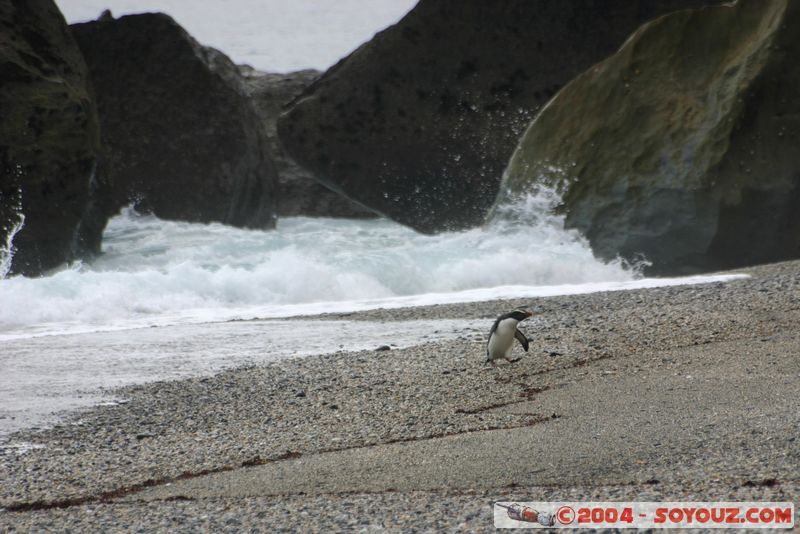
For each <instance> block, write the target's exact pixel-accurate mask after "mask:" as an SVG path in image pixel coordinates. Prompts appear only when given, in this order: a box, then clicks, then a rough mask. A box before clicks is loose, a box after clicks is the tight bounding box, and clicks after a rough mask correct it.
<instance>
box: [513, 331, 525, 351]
mask: <svg viewBox="0 0 800 534" xmlns="http://www.w3.org/2000/svg"><path fill="white" fill-rule="evenodd" d="M514 337H515V338H517V341H519V342H520V345H522V348H523V349H525V352H528V338H527V337H526V336H525V334H523V333H522V332H521V331H520V330H515V331H514Z"/></svg>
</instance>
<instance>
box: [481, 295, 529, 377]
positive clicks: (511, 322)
mask: <svg viewBox="0 0 800 534" xmlns="http://www.w3.org/2000/svg"><path fill="white" fill-rule="evenodd" d="M531 315H533V312H532V311H530V310H529V309H527V308H517V309H516V310H514V311H512V312H509V313H504V314H503V315H501V316H500V317H498V318H497V320H495V322H494V324H493V325H492V329H491V330H489V341H488V342H487V343H486V363H491V364H492V367H494V366H495V365H496V364H495V360H505V361H507V362H509V363H512V362H514V361H516V360H511V358H510V356H511V351H512V349H513V348H514V339H515V338H516V339H517V341H519V342H520V344H521V345H522V348H523V349H525V352H528V338H527V337H526V336H525V334H523V333H522V332H520V331H519V330H517V324H519V322H520V321H524V320H525V319H527V318H528V317H530V316H531Z"/></svg>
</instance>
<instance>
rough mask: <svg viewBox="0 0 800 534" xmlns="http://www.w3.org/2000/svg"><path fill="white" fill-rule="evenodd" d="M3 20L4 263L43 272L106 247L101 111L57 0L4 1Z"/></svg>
mask: <svg viewBox="0 0 800 534" xmlns="http://www.w3.org/2000/svg"><path fill="white" fill-rule="evenodd" d="M0 28H2V31H0V263H2V264H3V265H0V269H2V270H3V271H9V270H10V272H11V273H20V274H25V275H38V274H41V273H42V271H44V270H47V269H50V268H53V267H56V266H58V265H60V264H62V263H64V262H67V261H71V260H73V259H75V258H79V257H84V256H87V255H91V254H92V253H95V252H98V251H99V248H100V239H101V235H102V231H103V228H104V226H105V222H106V219H105V217H103V214H102V210H94V209H93V210H90V209H89V206H90V204H91V202H92V200H91V198H90V197H91V195H92V193H93V192H96V191H99V190H100V189H101V187H102V186H103V184H104V182H103V180H102V179H101V176H100V174H99V172H98V153H99V146H100V144H99V136H98V126H97V110H96V107H95V104H94V101H93V100H92V96H91V89H90V85H89V83H88V75H87V72H86V64H85V63H84V61H83V58H82V57H81V54H80V51H79V50H78V47H77V46H76V44H75V41H74V40H73V39H72V36H71V35H70V33H69V29H68V27H67V24H66V22H65V21H64V17H63V16H62V15H61V13H60V12H59V11H58V8H56V6H55V4H54V3H53V2H52V0H25V1H11V0H3V1H0ZM23 219H24V225H22V227H21V228H20V223H21V221H22V220H23ZM14 232H16V234H15V235H13V243H12V245H13V248H14V249H15V251H14V254H13V262H12V263H11V265H10V269H9V265H8V256H9V254H8V253H9V251H8V250H6V249H7V244H8V241H9V240H10V237H11V235H12V234H14ZM2 274H7V273H0V275H2Z"/></svg>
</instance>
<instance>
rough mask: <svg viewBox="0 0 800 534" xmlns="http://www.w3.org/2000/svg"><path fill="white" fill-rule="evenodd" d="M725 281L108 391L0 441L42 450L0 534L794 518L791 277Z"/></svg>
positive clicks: (14, 479)
mask: <svg viewBox="0 0 800 534" xmlns="http://www.w3.org/2000/svg"><path fill="white" fill-rule="evenodd" d="M737 272H741V273H747V274H749V275H750V277H749V278H745V279H741V280H736V281H732V282H726V283H713V284H706V285H696V286H677V287H667V288H657V289H645V290H632V291H621V292H610V293H595V294H588V295H577V296H563V297H550V298H543V299H537V300H536V301H535V302H533V303H531V302H529V301H493V302H483V303H472V304H461V305H446V306H444V305H443V306H430V307H422V308H408V309H400V310H378V311H371V312H363V313H355V314H348V315H347V318H348V319H351V320H359V319H364V320H373V321H375V320H377V321H381V322H390V321H398V320H407V319H423V320H424V319H434V318H450V319H465V320H474V319H485V322H486V328H485V330H484V331H479V330H476V329H473V328H465V329H464V332H463V335H462V336H461V337H460V338H459V339H457V340H456V341H454V342H446V343H442V342H435V343H430V342H426V340H425V339H424V338H422V339H420V340H419V344H418V345H416V346H414V347H411V348H406V349H400V350H384V351H364V352H357V353H345V352H340V353H336V354H331V355H325V356H314V357H307V358H301V359H294V360H288V361H282V362H278V363H274V364H269V365H264V366H259V367H248V368H240V369H236V370H232V371H226V372H223V373H220V374H218V375H215V376H213V377H211V378H194V379H188V380H181V381H172V382H159V383H151V384H146V385H140V386H132V387H128V388H124V389H123V390H121V391H117V392H114V393H115V395H116V396H118V397H122V398H124V399H126V401H127V402H125V403H124V404H121V405H118V406H99V407H95V408H92V409H90V410H87V411H83V412H80V413H77V414H74V415H72V416H69V417H68V418H67V419H66V420H65V421H64V423H63V424H60V425H58V426H56V427H54V428H52V429H47V430H39V431H25V432H21V433H19V434H17V435H16V436H15V437H14V439H15V441H17V442H20V441H24V442H29V443H32V444H37V445H39V446H41V447H40V448H33V449H31V450H29V451H27V452H23V451H19V450H15V449H6V450H4V452H3V455H2V458H0V459H1V460H2V465H1V466H0V481H2V483H0V507H3V509H4V510H3V511H2V512H0V531H3V532H28V531H55V532H59V531H85V532H90V531H95V532H116V531H139V532H150V531H181V530H186V531H190V530H201V529H206V530H209V531H215V532H216V531H219V532H225V531H230V532H239V531H247V532H275V531H292V530H295V531H326V532H327V531H335V530H347V531H365V532H372V531H376V532H377V531H383V530H388V531H412V530H423V531H425V530H428V531H434V530H436V531H440V530H451V531H454V530H457V531H476V532H482V531H493V530H494V527H493V524H492V503H493V502H494V501H497V500H526V501H546V500H611V501H614V500H616V501H619V500H648V501H652V500H673V501H677V500H700V501H711V500H757V501H793V502H797V497H798V495H799V494H800V492H798V489H800V443H798V441H797V436H798V435H800V395H799V394H798V391H800V331H798V325H799V324H800V262H786V263H780V264H774V265H767V266H760V267H754V268H748V269H742V270H739V271H737ZM522 304H534V305H536V306H537V307H539V308H540V309H541V311H542V314H541V315H539V316H537V317H535V318H533V319H532V320H530V321H528V322H526V323H523V330H524V331H525V332H526V333H527V334H528V336H529V337H530V338H531V347H530V351H529V352H528V353H527V354H524V353H522V352H521V350H520V349H519V348H517V349H516V350H517V351H518V352H517V353H516V354H517V355H519V356H522V359H521V360H520V361H519V362H517V363H514V364H511V365H506V364H504V363H501V364H499V365H498V367H497V368H496V369H492V368H490V367H488V366H487V365H486V364H484V343H485V335H486V333H487V332H488V329H489V326H490V325H491V322H492V320H493V319H494V317H496V316H497V315H498V314H500V313H502V312H505V311H508V310H510V309H512V308H514V307H516V306H518V305H522ZM326 317H327V318H341V317H342V316H338V315H330V316H323V317H322V318H323V319H324V318H326ZM297 321H303V319H302V318H301V319H297ZM313 335H314V332H313V330H311V331H309V336H313ZM390 342H391V340H387V344H390Z"/></svg>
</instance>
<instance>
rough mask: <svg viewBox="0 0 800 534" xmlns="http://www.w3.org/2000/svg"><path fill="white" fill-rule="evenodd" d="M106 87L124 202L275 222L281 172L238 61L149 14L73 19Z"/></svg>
mask: <svg viewBox="0 0 800 534" xmlns="http://www.w3.org/2000/svg"><path fill="white" fill-rule="evenodd" d="M71 28H72V32H73V34H74V35H75V38H76V40H77V41H78V45H79V46H80V48H81V50H82V51H83V54H84V56H85V57H86V62H87V64H88V66H89V72H90V73H91V77H92V82H93V84H94V88H95V92H96V94H97V100H98V109H99V112H100V124H101V127H102V132H101V133H102V140H103V145H104V149H105V150H106V155H107V161H108V164H109V172H110V173H111V176H112V178H113V180H114V183H115V186H114V187H115V193H114V198H115V203H116V204H117V206H119V205H123V204H127V203H130V202H133V203H135V204H136V205H137V207H138V208H139V209H142V210H145V211H150V212H152V213H154V214H155V215H157V216H158V217H161V218H164V219H179V220H186V221H195V222H210V221H218V222H222V223H226V224H231V225H235V226H247V227H255V228H270V227H273V226H274V223H275V210H274V205H275V198H274V194H275V171H274V168H273V165H272V163H271V161H270V158H269V155H268V152H267V145H266V141H265V135H264V132H263V129H262V127H261V125H260V121H259V119H258V116H257V114H256V111H255V109H254V107H253V104H252V103H251V102H250V101H249V99H248V98H247V96H246V91H245V89H244V86H243V80H242V77H241V75H240V74H239V71H238V69H237V68H236V66H235V65H234V64H233V63H232V62H231V61H230V60H229V59H228V58H227V57H226V56H225V55H224V54H222V53H221V52H219V51H217V50H214V49H211V48H205V47H203V46H200V45H199V44H198V43H197V42H196V41H195V40H194V39H193V38H192V37H191V36H190V35H189V34H187V33H186V32H185V31H184V30H183V29H182V28H181V27H180V26H179V25H178V24H177V23H176V22H175V21H174V20H172V19H171V18H170V17H168V16H167V15H164V14H160V13H147V14H141V15H130V16H126V17H121V18H119V19H114V18H113V17H110V16H108V15H106V16H104V17H101V19H99V20H97V21H92V22H87V23H83V24H74V25H72V26H71Z"/></svg>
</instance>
